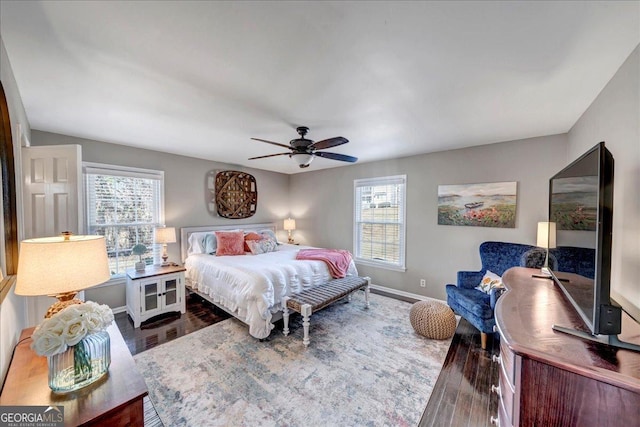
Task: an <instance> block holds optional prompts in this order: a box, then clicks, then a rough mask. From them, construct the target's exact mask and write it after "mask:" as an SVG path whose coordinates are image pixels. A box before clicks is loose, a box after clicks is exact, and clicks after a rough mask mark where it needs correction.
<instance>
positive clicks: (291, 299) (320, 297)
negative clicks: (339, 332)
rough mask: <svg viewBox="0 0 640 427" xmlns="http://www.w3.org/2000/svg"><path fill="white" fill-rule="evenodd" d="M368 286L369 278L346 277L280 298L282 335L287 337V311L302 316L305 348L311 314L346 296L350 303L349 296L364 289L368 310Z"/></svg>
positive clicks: (307, 342)
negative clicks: (282, 322)
mask: <svg viewBox="0 0 640 427" xmlns="http://www.w3.org/2000/svg"><path fill="white" fill-rule="evenodd" d="M370 284H371V278H369V277H358V276H348V277H344V278H342V279H334V280H331V281H329V282H327V283H326V284H325V285H322V286H317V287H315V288H311V289H307V290H306V291H302V292H300V293H299V294H295V295H291V296H288V297H284V298H282V319H283V320H284V329H283V330H282V333H283V334H285V335H289V310H293V311H295V312H297V313H300V314H301V315H302V327H303V329H304V338H303V339H302V342H303V344H304V345H305V346H308V345H309V319H310V318H311V313H315V312H316V311H318V310H322V309H323V308H325V307H327V306H328V305H330V304H332V303H334V302H336V301H338V300H339V299H342V298H344V297H346V296H348V297H349V301H351V294H352V293H353V292H355V291H357V290H358V289H364V295H365V303H366V308H369V285H370Z"/></svg>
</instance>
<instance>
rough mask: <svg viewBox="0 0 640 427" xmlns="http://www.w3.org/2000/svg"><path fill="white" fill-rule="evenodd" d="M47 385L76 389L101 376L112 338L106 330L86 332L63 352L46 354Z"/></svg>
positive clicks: (59, 389)
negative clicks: (78, 340)
mask: <svg viewBox="0 0 640 427" xmlns="http://www.w3.org/2000/svg"><path fill="white" fill-rule="evenodd" d="M47 361H48V363H49V387H50V388H51V390H53V391H57V392H68V391H73V390H78V389H79V388H82V387H85V386H87V385H89V384H91V383H92V382H94V381H96V380H98V379H100V378H101V377H102V376H103V375H104V374H106V373H107V371H108V370H109V365H110V364H111V341H110V338H109V333H108V332H107V331H100V332H94V333H92V334H89V335H87V336H86V337H84V339H82V340H81V341H80V342H79V343H78V344H76V345H74V346H71V347H69V348H68V349H67V351H65V352H63V353H58V354H54V355H53V356H48V357H47Z"/></svg>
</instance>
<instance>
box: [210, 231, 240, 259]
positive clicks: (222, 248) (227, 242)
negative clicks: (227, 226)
mask: <svg viewBox="0 0 640 427" xmlns="http://www.w3.org/2000/svg"><path fill="white" fill-rule="evenodd" d="M216 242H217V243H218V245H217V249H216V256H223V255H244V233H243V232H242V230H239V231H216Z"/></svg>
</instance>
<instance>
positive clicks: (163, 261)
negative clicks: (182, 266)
mask: <svg viewBox="0 0 640 427" xmlns="http://www.w3.org/2000/svg"><path fill="white" fill-rule="evenodd" d="M168 259H169V256H168V255H167V252H166V251H165V253H164V254H162V263H161V264H160V266H161V267H167V266H169V265H171V263H170V262H169V261H167V260H168Z"/></svg>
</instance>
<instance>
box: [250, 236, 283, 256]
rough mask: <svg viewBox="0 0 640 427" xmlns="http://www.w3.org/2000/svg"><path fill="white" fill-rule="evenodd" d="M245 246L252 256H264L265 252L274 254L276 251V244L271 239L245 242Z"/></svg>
mask: <svg viewBox="0 0 640 427" xmlns="http://www.w3.org/2000/svg"><path fill="white" fill-rule="evenodd" d="M246 244H247V245H248V246H249V249H250V250H251V253H252V254H254V255H260V254H266V253H267V252H275V251H277V250H278V244H277V243H276V242H274V241H273V240H272V239H260V240H247V241H246Z"/></svg>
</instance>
